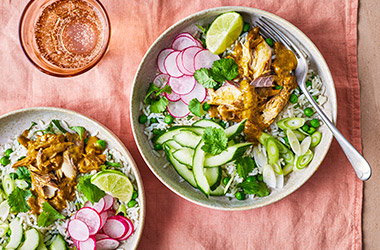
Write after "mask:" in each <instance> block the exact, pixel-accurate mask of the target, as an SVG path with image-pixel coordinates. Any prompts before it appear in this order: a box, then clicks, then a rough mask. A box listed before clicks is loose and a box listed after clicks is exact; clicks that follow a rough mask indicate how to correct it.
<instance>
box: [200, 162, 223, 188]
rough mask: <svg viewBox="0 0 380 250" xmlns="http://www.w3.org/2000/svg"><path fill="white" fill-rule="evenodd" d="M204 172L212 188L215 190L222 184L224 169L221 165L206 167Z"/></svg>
mask: <svg viewBox="0 0 380 250" xmlns="http://www.w3.org/2000/svg"><path fill="white" fill-rule="evenodd" d="M204 174H205V176H206V178H207V182H208V184H209V185H210V189H211V190H215V189H216V188H217V187H218V186H219V185H220V180H221V179H222V169H221V168H220V167H215V168H205V170H204Z"/></svg>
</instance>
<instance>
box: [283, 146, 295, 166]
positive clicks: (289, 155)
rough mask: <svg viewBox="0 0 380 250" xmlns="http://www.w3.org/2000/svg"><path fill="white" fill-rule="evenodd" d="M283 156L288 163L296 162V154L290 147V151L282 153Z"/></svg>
mask: <svg viewBox="0 0 380 250" xmlns="http://www.w3.org/2000/svg"><path fill="white" fill-rule="evenodd" d="M281 157H282V158H283V159H284V161H285V162H286V163H288V164H293V162H294V154H293V152H292V151H291V150H290V149H288V151H286V152H285V153H282V154H281Z"/></svg>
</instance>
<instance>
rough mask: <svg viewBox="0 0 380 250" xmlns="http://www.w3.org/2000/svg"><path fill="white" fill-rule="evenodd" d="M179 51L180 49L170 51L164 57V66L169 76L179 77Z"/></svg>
mask: <svg viewBox="0 0 380 250" xmlns="http://www.w3.org/2000/svg"><path fill="white" fill-rule="evenodd" d="M179 53H181V52H180V51H173V52H171V53H170V54H169V55H168V56H167V57H166V59H165V62H164V67H165V69H166V72H167V73H168V75H169V76H172V77H181V76H183V73H182V72H181V71H180V70H179V68H178V65H177V56H178V54H179Z"/></svg>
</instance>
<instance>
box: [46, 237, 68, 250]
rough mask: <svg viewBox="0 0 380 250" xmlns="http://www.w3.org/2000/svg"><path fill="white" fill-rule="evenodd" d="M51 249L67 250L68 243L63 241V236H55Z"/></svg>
mask: <svg viewBox="0 0 380 250" xmlns="http://www.w3.org/2000/svg"><path fill="white" fill-rule="evenodd" d="M49 248H50V250H66V249H67V243H66V241H65V240H64V239H63V237H62V235H60V234H58V235H57V236H55V238H54V240H53V242H52V243H51V245H50V247H49Z"/></svg>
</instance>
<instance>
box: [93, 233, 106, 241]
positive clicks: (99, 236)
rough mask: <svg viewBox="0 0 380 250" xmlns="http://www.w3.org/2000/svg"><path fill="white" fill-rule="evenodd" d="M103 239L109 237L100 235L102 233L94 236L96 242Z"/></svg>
mask: <svg viewBox="0 0 380 250" xmlns="http://www.w3.org/2000/svg"><path fill="white" fill-rule="evenodd" d="M105 238H109V236H108V235H107V234H102V233H98V234H96V235H95V239H96V240H101V239H105Z"/></svg>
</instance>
